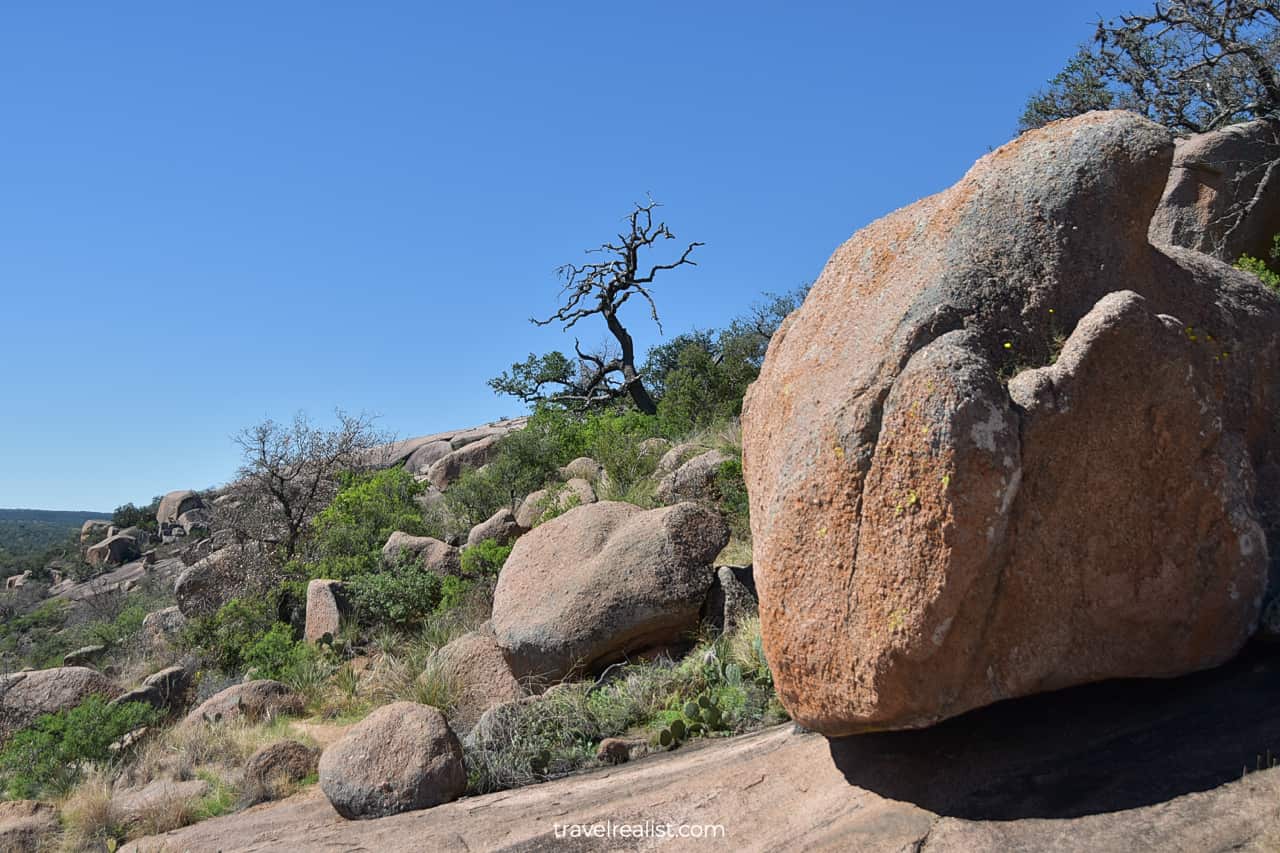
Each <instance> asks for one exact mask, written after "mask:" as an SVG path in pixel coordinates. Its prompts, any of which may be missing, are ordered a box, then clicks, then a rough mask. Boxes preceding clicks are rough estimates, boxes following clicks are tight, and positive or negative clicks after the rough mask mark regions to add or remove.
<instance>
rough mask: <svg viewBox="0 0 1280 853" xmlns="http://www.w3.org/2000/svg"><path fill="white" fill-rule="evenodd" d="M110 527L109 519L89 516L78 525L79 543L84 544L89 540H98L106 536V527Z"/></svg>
mask: <svg viewBox="0 0 1280 853" xmlns="http://www.w3.org/2000/svg"><path fill="white" fill-rule="evenodd" d="M110 527H111V520H110V519H107V518H91V519H89V520H88V521H86V522H85V523H84V524H82V525H80V544H81V545H86V544H88V543H89V542H98V541H100V540H102V539H105V538H106V537H107V529H108V528H110Z"/></svg>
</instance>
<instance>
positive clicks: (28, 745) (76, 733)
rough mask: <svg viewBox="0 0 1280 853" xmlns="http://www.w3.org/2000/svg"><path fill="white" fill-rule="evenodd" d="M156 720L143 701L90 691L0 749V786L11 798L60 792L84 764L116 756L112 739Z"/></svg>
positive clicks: (40, 720)
mask: <svg viewBox="0 0 1280 853" xmlns="http://www.w3.org/2000/svg"><path fill="white" fill-rule="evenodd" d="M155 719H156V712H155V710H154V709H152V708H151V706H149V705H147V704H145V703H141V702H126V703H124V704H122V705H117V706H111V705H108V704H107V700H106V699H104V698H103V697H101V696H91V697H89V698H88V699H86V700H85V701H84V702H82V703H81V704H79V705H77V706H76V707H75V708H72V709H70V710H67V711H60V712H58V713H56V714H45V715H44V716H42V717H40V718H39V719H38V720H36V721H35V723H33V724H32V725H31V726H29V727H28V728H25V729H23V730H22V731H20V732H17V733H16V734H14V736H13V737H12V738H10V739H9V741H8V743H6V744H5V746H4V748H3V750H0V785H2V786H3V789H4V791H5V794H6V795H7V796H8V797H10V798H12V799H30V798H33V797H38V796H42V795H44V794H65V793H66V792H68V791H69V790H70V789H71V788H72V787H73V786H74V785H75V783H76V782H77V781H79V779H80V777H81V775H82V773H83V771H84V768H85V766H86V765H94V764H97V765H102V764H106V763H108V762H109V761H111V760H112V759H114V758H116V757H117V756H118V753H116V752H114V751H113V750H112V744H115V743H116V742H117V741H119V740H120V739H121V738H122V737H124V736H125V735H126V734H128V733H129V732H132V731H134V730H136V729H138V728H140V727H142V726H146V725H150V724H152V723H153V722H154V721H155Z"/></svg>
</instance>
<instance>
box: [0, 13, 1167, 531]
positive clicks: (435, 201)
mask: <svg viewBox="0 0 1280 853" xmlns="http://www.w3.org/2000/svg"><path fill="white" fill-rule="evenodd" d="M1131 5H1132V4H1127V5H1126V6H1124V7H1121V6H1115V7H1112V6H1111V4H1109V3H1098V2H1090V3H1084V2H1076V0H1063V2H1055V3H1025V2H991V3H956V2H921V3H915V4H908V3H840V4H837V3H831V4H819V3H803V2H801V3H788V4H782V3H776V4H764V3H744V2H735V3H697V2H692V3H690V2H686V3H666V2H652V3H642V4H635V3H627V4H622V3H606V2H599V0H597V2H593V3H585V2H584V3H558V2H548V3H527V2H526V3H501V4H499V3H479V2H472V3H447V4H446V3H440V4H429V3H425V2H379V3H331V2H314V0H313V2H307V3H302V2H274V1H273V2H269V3H243V2H224V3H206V4H194V3H159V2H155V3H144V2H130V3H103V2H98V0H94V2H85V3H74V4H73V3H65V2H58V0H38V1H37V0H27V2H9V3H5V4H3V6H0V118H2V122H3V123H2V125H0V194H2V198H3V204H0V295H2V296H3V300H2V301H0V369H2V374H0V375H2V376H3V379H0V506H7V507H14V506H19V507H41V508H50V509H92V510H109V509H111V508H112V507H114V506H116V505H118V504H120V503H123V502H125V501H135V502H142V501H146V500H149V499H150V498H151V496H152V495H154V494H157V493H160V492H164V491H167V490H170V489H175V488H187V487H196V488H199V487H204V486H208V485H212V484H215V483H221V482H225V481H226V480H227V479H228V478H229V476H230V475H231V473H232V472H233V470H234V468H235V465H236V461H237V459H236V453H235V449H234V448H233V446H232V445H231V442H230V440H229V436H230V435H231V434H232V433H234V432H235V431H237V430H238V429H240V428H241V427H244V426H246V425H249V424H251V423H254V422H256V421H257V420H260V419H261V418H263V417H266V416H271V417H275V418H278V419H284V418H288V417H290V416H291V415H292V414H293V413H294V412H295V411H298V410H305V411H307V412H309V413H310V414H312V415H313V416H316V417H319V418H322V419H323V418H324V417H325V416H326V415H327V414H328V413H329V412H330V411H331V410H332V408H333V407H334V406H342V407H344V408H346V409H348V410H354V411H359V410H367V411H370V412H376V413H379V414H380V415H381V420H380V425H381V427H382V428H384V429H386V430H390V431H393V432H395V433H398V434H399V435H401V436H409V435H418V434H422V433H427V432H433V431H437V430H441V429H450V428H453V427H457V426H463V425H469V424H473V423H478V422H482V421H485V420H488V419H492V418H495V417H498V416H501V415H513V414H518V413H519V412H520V411H521V407H520V406H519V404H518V403H516V402H515V401H513V400H509V399H499V398H497V397H495V396H494V395H493V393H492V392H491V391H490V390H489V389H488V388H487V387H486V385H485V379H487V378H488V377H490V376H493V375H494V374H496V373H498V372H500V371H501V370H502V369H504V368H505V367H507V366H508V365H510V363H511V362H512V361H514V360H517V359H520V358H523V357H524V356H525V355H527V354H528V353H529V352H530V351H539V352H541V351H544V350H547V349H552V348H557V347H561V348H563V347H566V346H569V347H571V346H572V340H571V339H569V340H566V339H565V338H563V337H562V336H561V335H560V334H559V333H558V332H557V331H553V330H551V329H537V328H534V327H532V326H531V325H529V323H528V322H527V321H528V318H529V316H530V315H531V314H533V313H535V312H536V313H544V312H548V311H550V310H552V309H553V308H554V306H555V297H556V293H557V284H556V281H555V278H554V276H553V274H552V272H553V270H554V268H555V267H556V266H557V265H558V264H560V263H562V262H564V261H567V260H575V259H578V258H580V252H581V250H583V249H585V248H587V247H588V246H591V245H595V244H597V243H599V242H600V241H602V240H603V239H605V238H607V237H609V236H611V235H612V234H613V233H614V232H613V229H614V228H616V227H617V226H618V221H619V218H620V217H621V215H622V214H623V213H625V212H626V210H627V209H628V207H629V205H630V203H631V202H633V201H636V200H640V199H642V198H644V196H645V194H646V193H651V194H652V195H653V197H654V198H655V199H657V200H659V201H661V202H662V203H663V204H664V205H665V214H666V218H667V220H668V222H669V223H670V225H671V226H672V228H673V230H674V231H675V232H676V235H677V236H678V237H680V238H684V239H689V240H693V239H697V240H702V241H705V242H706V243H707V245H706V247H705V248H704V249H702V250H700V251H699V252H698V254H697V258H698V259H699V260H700V262H701V265H700V266H699V267H697V268H695V269H691V270H684V271H680V272H679V273H678V274H673V275H670V276H669V277H668V278H667V279H665V280H661V281H660V282H659V284H658V286H657V288H656V289H655V295H656V298H657V300H658V304H659V308H660V309H661V311H662V313H663V315H664V316H663V319H664V323H665V327H666V329H667V332H668V334H670V333H672V332H679V331H682V330H686V329H688V328H690V327H693V326H698V327H707V326H713V325H717V324H720V323H722V322H723V321H725V320H726V319H727V318H729V317H731V316H732V315H734V314H735V313H737V312H739V311H741V310H742V309H743V308H745V307H746V306H748V305H749V304H750V303H751V302H752V301H753V300H754V299H755V298H757V296H758V295H759V294H760V293H761V292H762V291H766V290H775V291H777V290H785V289H787V288H790V287H792V286H794V285H796V284H798V283H800V282H803V281H806V280H810V279H812V278H814V277H815V276H816V275H817V274H818V272H819V271H820V270H821V268H822V265H823V263H824V262H825V260H826V259H827V257H828V255H829V254H830V253H831V251H832V249H833V248H834V247H835V246H837V245H838V244H839V243H840V242H841V241H843V240H844V239H845V238H847V237H848V236H849V235H850V234H851V233H853V232H854V231H855V230H856V229H857V228H859V227H860V226H862V225H864V224H866V223H867V222H869V221H871V220H872V219H874V218H876V217H878V216H880V215H882V214H884V213H886V212H888V211H890V210H892V209H894V208H897V207H900V206H902V205H904V204H906V203H908V202H910V201H913V200H914V199H916V198H918V197H920V196H922V195H925V194H928V193H931V192H935V191H937V190H939V189H942V188H944V187H946V186H948V185H949V184H951V183H952V182H954V181H955V180H956V179H957V178H958V177H959V176H960V175H961V174H962V173H963V172H964V171H965V169H967V168H968V166H969V164H970V163H971V162H972V161H973V160H974V159H975V158H976V157H978V156H980V155H981V154H983V153H984V152H985V151H986V150H987V149H988V147H990V146H996V145H999V144H1001V143H1003V142H1005V141H1006V140H1007V139H1008V138H1009V137H1010V136H1011V134H1012V131H1013V128H1014V126H1015V123H1016V119H1017V116H1018V114H1019V112H1020V111H1021V106H1022V103H1023V101H1024V100H1025V98H1026V96H1027V94H1028V93H1029V92H1030V91H1031V90H1033V89H1034V88H1036V87H1037V86H1039V85H1040V84H1042V83H1043V81H1044V80H1045V79H1046V78H1048V77H1049V76H1051V75H1052V74H1053V73H1055V72H1056V71H1057V70H1058V69H1059V68H1060V67H1061V65H1062V64H1063V62H1064V61H1065V60H1066V59H1067V58H1068V56H1069V55H1070V53H1071V52H1072V50H1073V47H1074V45H1075V44H1077V43H1078V42H1080V41H1081V40H1084V39H1086V38H1088V37H1089V36H1090V35H1091V33H1092V26H1091V22H1092V21H1093V20H1094V17H1095V15H1096V14H1098V13H1101V14H1104V15H1112V14H1115V13H1116V12H1118V11H1121V10H1122V9H1123V8H1129V7H1130V6H1131ZM1145 5H1147V4H1144V3H1138V6H1145ZM632 325H633V327H634V330H635V332H636V334H637V337H638V339H639V342H640V343H641V345H642V346H648V345H649V344H652V343H654V342H656V341H657V340H658V337H657V332H656V330H655V329H654V328H653V327H652V325H651V324H649V323H648V322H647V321H646V320H645V319H644V318H643V316H642V315H641V313H640V312H637V316H635V317H634V318H633V323H632ZM584 333H585V338H586V339H585V340H584V343H596V342H598V341H599V340H601V339H602V335H601V333H600V330H596V329H594V328H593V329H591V330H584Z"/></svg>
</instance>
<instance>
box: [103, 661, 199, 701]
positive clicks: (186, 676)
mask: <svg viewBox="0 0 1280 853" xmlns="http://www.w3.org/2000/svg"><path fill="white" fill-rule="evenodd" d="M190 687H191V674H190V673H189V672H187V670H186V669H184V668H183V667H181V666H168V667H165V668H164V669H162V670H160V671H159V672H155V673H152V674H151V675H148V676H147V677H146V678H144V679H142V683H141V684H139V685H138V686H137V687H135V688H133V689H132V690H128V691H126V692H124V693H121V694H120V695H119V696H117V697H116V698H115V699H112V700H111V704H112V705H120V704H123V703H125V702H145V703H147V704H148V705H150V706H151V707H153V708H155V709H157V710H160V711H178V710H181V709H182V708H183V706H184V704H185V701H186V698H187V692H188V690H189V689H190Z"/></svg>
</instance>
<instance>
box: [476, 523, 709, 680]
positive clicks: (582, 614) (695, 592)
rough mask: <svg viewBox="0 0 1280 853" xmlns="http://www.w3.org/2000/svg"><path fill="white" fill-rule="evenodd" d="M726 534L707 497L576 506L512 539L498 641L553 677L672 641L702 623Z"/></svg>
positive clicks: (531, 672)
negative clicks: (651, 504)
mask: <svg viewBox="0 0 1280 853" xmlns="http://www.w3.org/2000/svg"><path fill="white" fill-rule="evenodd" d="M728 541H729V529H728V527H727V526H726V524H725V522H724V519H723V518H721V517H720V514H719V513H717V512H715V511H714V510H713V509H711V508H710V507H706V506H704V505H701V504H696V503H680V504H676V505H675V506H671V507H663V508H661V509H654V510H643V509H641V508H640V507H637V506H633V505H632V504H626V503H618V502H614V501H605V502H603V503H597V504H591V505H588V506H582V507H578V508H576V509H572V510H570V511H569V512H567V513H565V514H564V515H562V516H560V517H559V518H556V519H553V520H552V521H549V522H547V523H546V524H543V525H541V526H539V527H537V528H536V529H534V530H533V531H531V532H530V533H527V534H525V535H524V536H522V537H521V538H520V539H518V540H517V541H516V544H515V548H514V549H513V550H512V552H511V556H510V557H509V558H507V562H506V565H505V566H504V567H503V570H502V573H501V575H499V577H498V585H497V588H496V590H495V591H494V601H493V623H492V624H493V631H494V635H495V637H496V638H497V642H498V645H499V646H501V647H502V648H503V650H504V651H505V652H506V653H507V657H508V660H509V661H510V662H511V665H512V669H513V671H514V672H515V674H516V676H517V677H519V678H524V677H535V678H545V679H549V680H552V681H555V680H559V679H561V678H563V677H565V676H566V675H569V674H570V673H572V672H575V671H578V670H581V669H592V668H595V667H597V666H600V665H603V664H606V663H610V662H612V661H614V660H619V659H621V658H623V657H625V656H627V655H630V654H633V653H636V652H639V651H642V650H644V649H646V648H648V647H651V646H655V645H666V644H670V643H672V642H676V641H678V640H679V639H680V637H681V636H682V635H684V634H685V633H687V632H688V631H690V630H692V629H693V628H695V627H696V626H697V624H698V620H699V617H700V615H701V612H702V608H703V604H704V602H705V601H706V597H707V592H708V590H710V588H711V585H712V583H713V581H714V578H715V575H714V573H713V571H712V569H711V561H712V560H713V559H714V558H715V555H716V554H717V553H719V552H720V549H722V548H723V547H724V546H725V544H726V543H727V542H728Z"/></svg>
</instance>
